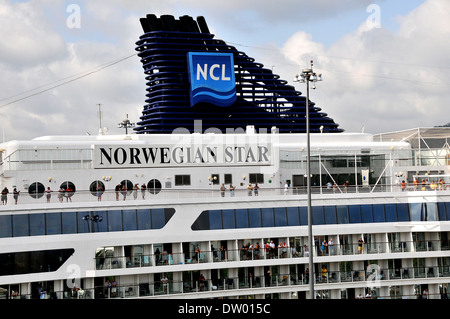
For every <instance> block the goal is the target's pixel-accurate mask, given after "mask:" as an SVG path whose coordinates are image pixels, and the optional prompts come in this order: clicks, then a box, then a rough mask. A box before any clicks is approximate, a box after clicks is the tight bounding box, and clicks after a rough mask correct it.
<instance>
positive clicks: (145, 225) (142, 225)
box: [137, 209, 152, 230]
mask: <svg viewBox="0 0 450 319" xmlns="http://www.w3.org/2000/svg"><path fill="white" fill-rule="evenodd" d="M137 219H138V228H139V230H145V229H151V227H152V224H151V221H150V210H149V209H138V211H137Z"/></svg>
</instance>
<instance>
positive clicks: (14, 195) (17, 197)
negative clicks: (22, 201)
mask: <svg viewBox="0 0 450 319" xmlns="http://www.w3.org/2000/svg"><path fill="white" fill-rule="evenodd" d="M19 194H20V191H18V190H17V188H14V190H13V197H14V204H15V205H17V201H18V199H19Z"/></svg>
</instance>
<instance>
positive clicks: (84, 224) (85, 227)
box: [77, 212, 106, 234]
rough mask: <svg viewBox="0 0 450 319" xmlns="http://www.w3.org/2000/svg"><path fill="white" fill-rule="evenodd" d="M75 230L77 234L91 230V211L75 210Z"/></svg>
mask: <svg viewBox="0 0 450 319" xmlns="http://www.w3.org/2000/svg"><path fill="white" fill-rule="evenodd" d="M105 222H106V221H105ZM77 231H78V233H79V234H80V233H90V232H91V212H77Z"/></svg>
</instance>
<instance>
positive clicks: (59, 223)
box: [0, 208, 175, 238]
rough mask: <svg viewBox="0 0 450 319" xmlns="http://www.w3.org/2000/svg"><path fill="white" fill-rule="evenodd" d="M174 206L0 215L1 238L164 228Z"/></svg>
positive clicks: (173, 211)
mask: <svg viewBox="0 0 450 319" xmlns="http://www.w3.org/2000/svg"><path fill="white" fill-rule="evenodd" d="M174 213H175V209H173V208H159V209H137V210H136V209H130V210H109V211H81V212H64V213H38V214H17V215H3V216H0V238H6V237H22V236H43V235H58V234H77V233H94V232H114V231H129V230H148V229H161V228H163V227H164V226H165V225H166V224H167V222H168V221H169V220H170V218H172V216H173V214H174Z"/></svg>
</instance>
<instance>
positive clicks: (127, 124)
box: [117, 114, 135, 135]
mask: <svg viewBox="0 0 450 319" xmlns="http://www.w3.org/2000/svg"><path fill="white" fill-rule="evenodd" d="M133 127H135V124H134V123H131V122H130V120H129V119H128V114H127V117H126V118H125V119H124V120H123V121H122V122H121V123H119V124H117V128H124V129H125V135H128V129H129V128H133Z"/></svg>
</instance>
